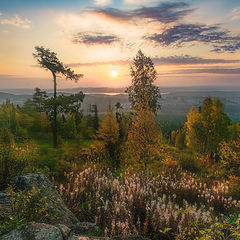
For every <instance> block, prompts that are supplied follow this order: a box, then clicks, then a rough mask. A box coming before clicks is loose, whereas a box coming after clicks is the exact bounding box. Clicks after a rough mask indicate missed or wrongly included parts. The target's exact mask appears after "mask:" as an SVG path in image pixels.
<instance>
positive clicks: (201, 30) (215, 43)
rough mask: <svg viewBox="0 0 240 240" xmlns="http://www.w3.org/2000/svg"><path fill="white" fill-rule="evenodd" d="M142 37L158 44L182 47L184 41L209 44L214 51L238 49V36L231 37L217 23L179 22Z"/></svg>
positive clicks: (239, 47)
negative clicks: (159, 31)
mask: <svg viewBox="0 0 240 240" xmlns="http://www.w3.org/2000/svg"><path fill="white" fill-rule="evenodd" d="M144 39H147V40H150V41H152V42H154V43H155V44H156V45H160V46H173V47H183V46H184V44H185V43H193V42H200V43H206V44H210V45H212V47H213V51H215V52H235V51H237V50H239V49H240V36H237V37H233V36H231V35H230V33H229V32H228V31H224V30H221V29H220V26H219V25H214V26H207V25H200V24H179V25H175V26H173V27H170V28H167V29H166V30H164V31H163V32H162V33H155V34H152V35H149V36H145V37H144Z"/></svg>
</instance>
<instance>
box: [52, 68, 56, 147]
mask: <svg viewBox="0 0 240 240" xmlns="http://www.w3.org/2000/svg"><path fill="white" fill-rule="evenodd" d="M52 75H53V83H54V93H53V97H54V103H53V146H54V147H57V103H56V99H57V78H56V74H55V73H54V72H52Z"/></svg>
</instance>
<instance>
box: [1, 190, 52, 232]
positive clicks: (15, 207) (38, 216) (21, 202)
mask: <svg viewBox="0 0 240 240" xmlns="http://www.w3.org/2000/svg"><path fill="white" fill-rule="evenodd" d="M45 191H46V189H45V188H44V187H42V188H39V189H36V188H34V187H33V188H32V189H30V190H23V191H20V192H15V191H14V190H13V188H12V187H11V186H10V187H9V188H8V191H7V194H8V196H9V197H10V208H11V209H10V216H9V215H5V214H4V212H3V211H2V212H1V214H0V223H1V224H0V234H2V233H4V232H7V231H10V230H11V229H13V228H21V227H23V226H24V225H25V224H26V223H27V222H31V221H38V222H49V220H50V219H53V218H54V217H55V216H49V214H48V212H49V210H50V209H51V208H54V206H51V207H50V206H49V204H48V202H49V201H50V198H51V196H46V195H44V192H45Z"/></svg>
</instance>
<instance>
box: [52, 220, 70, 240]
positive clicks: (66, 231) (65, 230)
mask: <svg viewBox="0 0 240 240" xmlns="http://www.w3.org/2000/svg"><path fill="white" fill-rule="evenodd" d="M56 227H58V228H59V229H60V231H61V233H62V236H63V239H64V240H67V239H68V237H69V235H70V232H71V229H70V228H68V227H67V226H65V225H63V224H57V225H56Z"/></svg>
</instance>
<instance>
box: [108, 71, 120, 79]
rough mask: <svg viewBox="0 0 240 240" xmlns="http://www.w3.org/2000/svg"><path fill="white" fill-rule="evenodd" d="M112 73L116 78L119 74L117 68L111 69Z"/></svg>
mask: <svg viewBox="0 0 240 240" xmlns="http://www.w3.org/2000/svg"><path fill="white" fill-rule="evenodd" d="M110 74H111V76H112V77H114V78H115V77H117V76H118V72H117V71H116V70H113V71H111V72H110Z"/></svg>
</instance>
